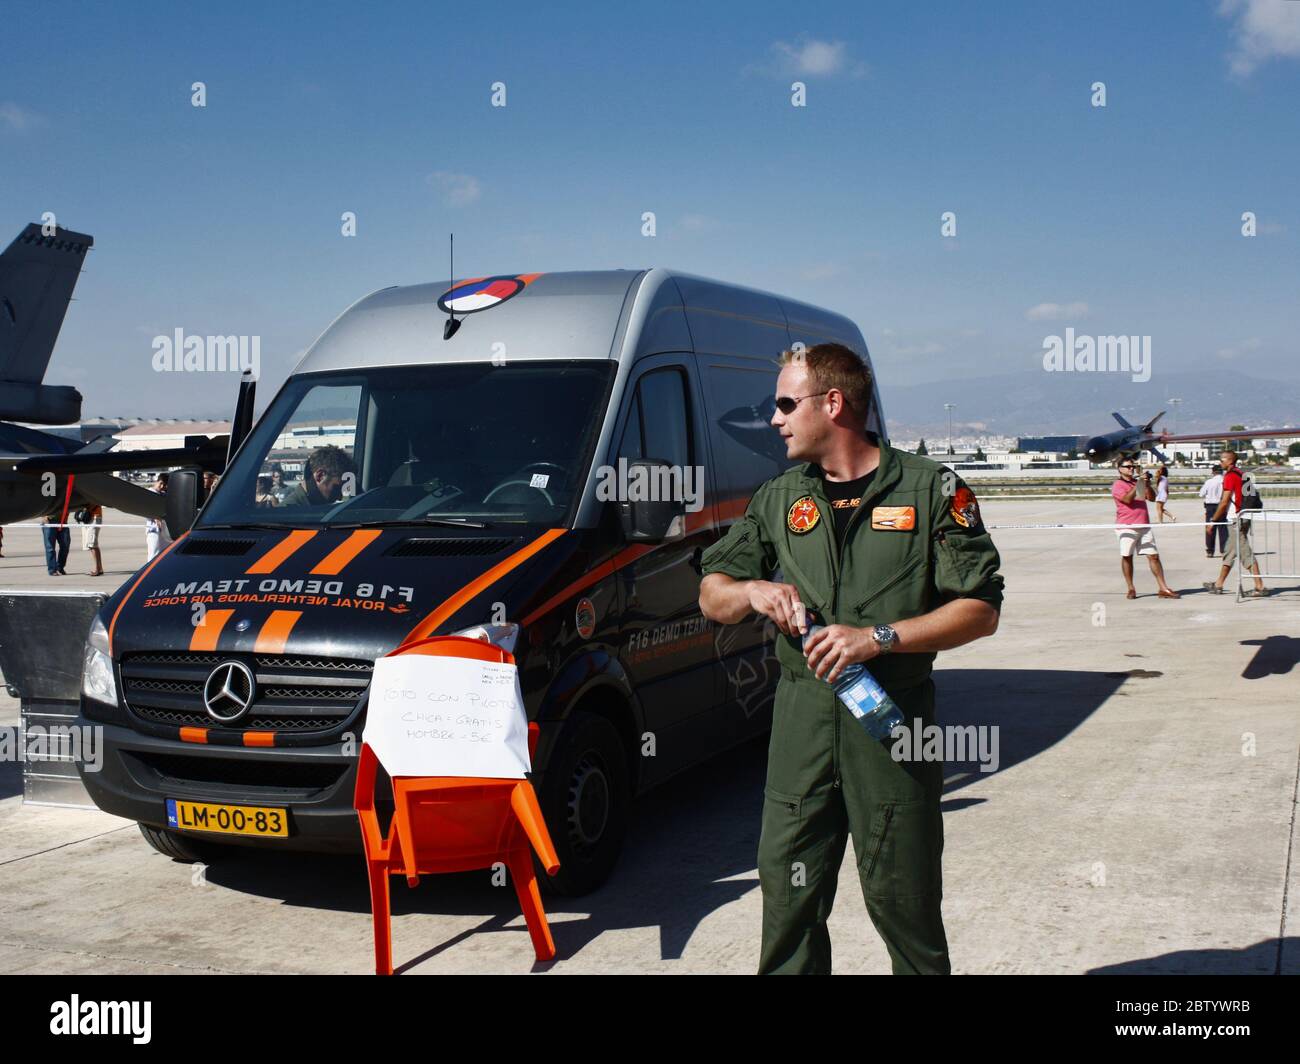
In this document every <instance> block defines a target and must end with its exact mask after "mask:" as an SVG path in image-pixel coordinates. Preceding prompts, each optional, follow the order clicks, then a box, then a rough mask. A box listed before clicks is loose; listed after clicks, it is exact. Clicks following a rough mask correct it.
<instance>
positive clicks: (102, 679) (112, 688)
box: [81, 617, 117, 706]
mask: <svg viewBox="0 0 1300 1064" xmlns="http://www.w3.org/2000/svg"><path fill="white" fill-rule="evenodd" d="M81 693H82V694H83V695H85V696H86V697H87V698H93V699H94V700H95V701H96V702H103V703H105V704H106V705H110V706H116V705H117V684H116V683H114V682H113V659H112V658H111V657H110V656H109V653H108V629H107V628H105V627H104V622H103V621H102V620H101V619H100V618H99V617H96V618H95V620H94V621H93V622H92V623H91V625H90V634H89V635H88V636H87V637H86V650H85V654H84V655H83V657H82V659H81Z"/></svg>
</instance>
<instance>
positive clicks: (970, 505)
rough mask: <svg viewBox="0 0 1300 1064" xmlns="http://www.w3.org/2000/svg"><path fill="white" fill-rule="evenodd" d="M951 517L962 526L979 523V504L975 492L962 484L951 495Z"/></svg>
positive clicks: (973, 526)
mask: <svg viewBox="0 0 1300 1064" xmlns="http://www.w3.org/2000/svg"><path fill="white" fill-rule="evenodd" d="M950 512H951V513H952V519H953V520H954V521H956V522H957V523H958V524H959V525H961V526H962V527H963V528H975V527H976V526H977V525H978V524H979V523H980V504H979V503H978V502H976V501H975V493H974V492H973V491H971V490H970V488H968V487H966V485H965V484H963V485H962V486H961V487H960V488H958V489H957V493H956V494H955V495H954V496H953V497H952V506H951V508H950Z"/></svg>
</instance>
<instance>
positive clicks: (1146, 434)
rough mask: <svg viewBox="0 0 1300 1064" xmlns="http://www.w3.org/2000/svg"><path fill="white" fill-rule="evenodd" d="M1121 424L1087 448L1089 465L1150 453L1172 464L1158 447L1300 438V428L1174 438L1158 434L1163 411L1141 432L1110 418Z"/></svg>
mask: <svg viewBox="0 0 1300 1064" xmlns="http://www.w3.org/2000/svg"><path fill="white" fill-rule="evenodd" d="M1110 416H1111V417H1113V418H1114V419H1115V420H1116V421H1118V422H1119V423H1120V425H1121V426H1123V427H1122V428H1118V429H1116V430H1115V431H1113V432H1106V433H1103V434H1102V435H1100V436H1093V437H1091V438H1090V439H1089V440H1088V441H1087V442H1086V443H1085V444H1084V445H1083V453H1084V455H1085V456H1086V457H1087V459H1088V461H1090V462H1095V463H1097V464H1099V465H1100V464H1103V463H1106V462H1113V461H1114V460H1115V459H1116V458H1118V457H1119V456H1120V455H1121V454H1136V453H1137V452H1138V451H1150V452H1151V453H1152V454H1154V455H1155V456H1156V457H1157V458H1159V459H1160V461H1162V462H1168V461H1169V459H1168V458H1166V457H1165V456H1164V455H1163V454H1162V453H1161V452H1160V450H1159V449H1158V447H1157V446H1156V445H1157V444H1159V445H1160V446H1161V447H1163V446H1165V445H1166V444H1170V443H1203V442H1204V441H1206V440H1255V439H1262V438H1263V437H1265V436H1300V428H1288V429H1248V430H1247V431H1245V432H1198V433H1196V434H1195V435H1183V436H1171V435H1170V434H1169V433H1167V432H1156V431H1155V423H1156V422H1157V421H1159V420H1160V419H1161V418H1162V417H1164V416H1165V412H1164V411H1163V410H1162V411H1160V413H1158V414H1157V415H1156V416H1155V417H1153V418H1152V419H1151V420H1150V421H1148V422H1147V423H1146V424H1145V425H1143V426H1141V427H1140V428H1139V427H1138V426H1136V425H1130V424H1129V423H1128V422H1127V421H1125V420H1124V418H1123V417H1121V416H1120V415H1119V414H1116V413H1112V414H1111V415H1110Z"/></svg>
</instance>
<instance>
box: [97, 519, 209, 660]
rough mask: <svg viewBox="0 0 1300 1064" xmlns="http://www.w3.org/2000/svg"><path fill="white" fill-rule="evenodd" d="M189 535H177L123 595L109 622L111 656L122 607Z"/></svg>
mask: <svg viewBox="0 0 1300 1064" xmlns="http://www.w3.org/2000/svg"><path fill="white" fill-rule="evenodd" d="M188 535H189V533H188V532H182V533H181V534H180V535H179V536H177V537H176V538H175V539H174V540H172V541H171V542H170V543H169V544H167V546H166V547H165V548H164V549H163V550H162V551H161V552H160V553H159V555H158V557H156V558H155V559H154V560H153V561H151V562H150V563H149V564H148V565H146V566H145V567H144V569H143V570H142V571H141V573H140V575H139V576H137V577H136V578H135V583H134V584H132V585H131V590H130V591H128V592H127V593H126V594H125V595H123V596H122V601H121V602H119V603H118V604H117V609H115V610H114V611H113V619H112V620H111V621H109V622H108V656H109V657H112V656H113V629H114V628H115V627H117V619H118V617H119V616H121V613H122V607H123V606H125V605H126V604H127V602H128V601H129V600H130V598H131V596H132V595H134V594H135V589H136V588H137V587H139V586H140V585H141V584H142V583H144V578H145V577H146V576H148V575H149V572H150V570H152V569H153V567H154V566H155V565H157V564H158V563H159V562H160V561H162V560H163V559H164V558H165V557H167V555H168V554H170V553H171V552H172V548H173V547H175V546H176V545H177V544H179V543H180V542H181V540H183V539H184V538H185V537H186V536H188Z"/></svg>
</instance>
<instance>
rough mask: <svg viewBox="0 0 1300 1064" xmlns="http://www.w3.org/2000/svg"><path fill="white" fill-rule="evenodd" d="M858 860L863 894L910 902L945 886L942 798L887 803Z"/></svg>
mask: <svg viewBox="0 0 1300 1064" xmlns="http://www.w3.org/2000/svg"><path fill="white" fill-rule="evenodd" d="M865 850H866V852H865V853H863V854H862V855H861V856H860V858H859V860H858V872H859V874H860V877H861V879H862V892H863V894H865V895H866V896H867V897H871V898H909V897H915V896H917V895H922V894H932V893H938V892H940V891H941V890H942V888H943V872H942V868H943V813H942V812H941V811H940V809H939V803H938V801H937V800H936V799H930V798H926V799H922V800H921V801H916V802H882V803H881V804H880V805H879V806H878V807H877V809H876V816H875V822H874V823H873V824H872V829H871V836H870V838H869V840H868V842H867V845H866V847H865Z"/></svg>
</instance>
